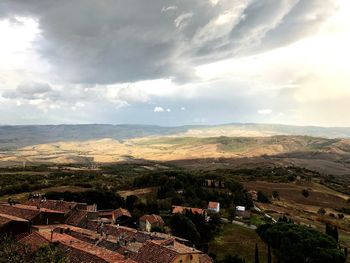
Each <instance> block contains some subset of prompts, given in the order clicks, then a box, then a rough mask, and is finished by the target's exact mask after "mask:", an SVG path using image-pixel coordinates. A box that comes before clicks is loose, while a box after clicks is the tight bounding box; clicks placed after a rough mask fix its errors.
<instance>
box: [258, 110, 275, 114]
mask: <svg viewBox="0 0 350 263" xmlns="http://www.w3.org/2000/svg"><path fill="white" fill-rule="evenodd" d="M258 113H259V114H261V115H270V114H272V110H271V109H261V110H258Z"/></svg>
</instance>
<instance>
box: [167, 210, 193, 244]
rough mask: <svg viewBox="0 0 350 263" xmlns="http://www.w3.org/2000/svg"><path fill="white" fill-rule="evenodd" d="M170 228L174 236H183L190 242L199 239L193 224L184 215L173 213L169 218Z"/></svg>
mask: <svg viewBox="0 0 350 263" xmlns="http://www.w3.org/2000/svg"><path fill="white" fill-rule="evenodd" d="M170 228H171V230H172V232H173V234H174V235H175V236H178V237H182V238H185V239H187V240H188V241H189V242H190V243H192V244H196V243H198V241H199V239H200V235H199V233H198V231H197V228H196V226H195V224H194V223H193V222H192V221H191V220H190V219H188V218H187V217H186V216H184V215H181V214H175V215H173V216H172V217H171V218H170Z"/></svg>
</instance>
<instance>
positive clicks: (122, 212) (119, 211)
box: [113, 208, 131, 218]
mask: <svg viewBox="0 0 350 263" xmlns="http://www.w3.org/2000/svg"><path fill="white" fill-rule="evenodd" d="M113 212H114V215H115V218H119V217H122V216H126V217H131V214H130V212H129V211H128V210H126V209H124V208H118V209H116V210H114V211H113Z"/></svg>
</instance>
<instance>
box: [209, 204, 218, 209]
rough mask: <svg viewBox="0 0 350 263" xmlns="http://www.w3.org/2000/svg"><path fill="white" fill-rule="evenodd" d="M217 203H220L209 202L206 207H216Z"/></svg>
mask: <svg viewBox="0 0 350 263" xmlns="http://www.w3.org/2000/svg"><path fill="white" fill-rule="evenodd" d="M218 205H220V203H218V202H209V204H208V208H209V209H216V208H217V207H218Z"/></svg>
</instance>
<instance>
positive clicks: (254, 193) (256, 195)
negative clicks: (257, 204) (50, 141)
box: [248, 190, 258, 201]
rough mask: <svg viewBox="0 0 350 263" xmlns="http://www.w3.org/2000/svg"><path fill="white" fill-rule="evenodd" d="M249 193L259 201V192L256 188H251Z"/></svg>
mask: <svg viewBox="0 0 350 263" xmlns="http://www.w3.org/2000/svg"><path fill="white" fill-rule="evenodd" d="M248 194H249V195H250V197H251V198H252V199H253V200H254V201H257V200H258V192H257V191H255V190H250V191H248Z"/></svg>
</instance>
